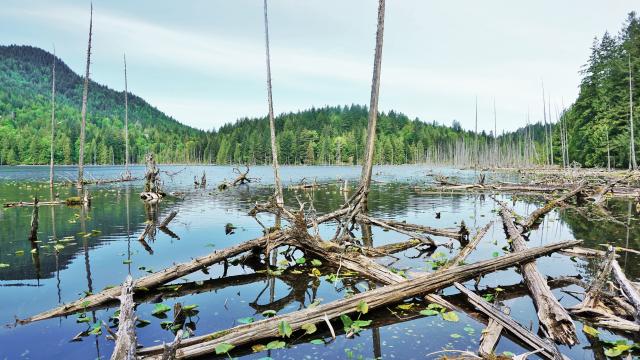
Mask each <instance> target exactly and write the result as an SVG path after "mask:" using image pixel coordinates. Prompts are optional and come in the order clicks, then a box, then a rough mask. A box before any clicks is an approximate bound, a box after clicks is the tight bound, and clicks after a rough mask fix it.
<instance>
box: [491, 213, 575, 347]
mask: <svg viewBox="0 0 640 360" xmlns="http://www.w3.org/2000/svg"><path fill="white" fill-rule="evenodd" d="M512 214H513V212H512V211H511V210H510V209H508V208H507V207H506V205H505V204H501V208H500V216H501V217H502V222H503V224H504V227H505V232H506V233H507V236H508V237H509V239H510V240H511V247H512V250H513V252H514V253H518V252H522V251H525V250H527V244H526V242H525V240H524V238H523V237H522V235H521V234H520V231H518V229H517V228H516V225H515V224H514V222H513V219H512V218H511V216H512ZM520 270H521V272H522V277H523V278H524V281H525V283H526V284H527V287H528V288H529V291H530V292H531V298H532V300H533V303H534V304H535V306H536V309H537V313H538V319H540V325H541V328H542V329H543V330H544V331H545V332H546V333H547V335H548V336H549V337H550V338H551V339H553V340H555V341H558V342H560V343H562V344H567V345H574V344H576V343H577V342H578V338H577V336H576V329H575V325H574V324H573V321H572V320H571V317H570V316H569V314H568V313H567V311H566V310H565V309H564V308H563V307H562V305H560V303H559V302H558V300H557V299H556V298H555V296H554V295H553V293H552V292H551V289H550V288H549V286H548V285H547V282H546V281H545V280H544V277H543V276H542V274H540V272H539V271H538V268H537V266H536V264H535V262H527V263H523V264H521V265H520Z"/></svg>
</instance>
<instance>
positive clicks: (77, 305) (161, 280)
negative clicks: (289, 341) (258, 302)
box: [18, 231, 286, 324]
mask: <svg viewBox="0 0 640 360" xmlns="http://www.w3.org/2000/svg"><path fill="white" fill-rule="evenodd" d="M284 236H286V235H284V234H283V233H282V232H280V231H278V232H274V233H271V234H269V235H267V236H263V237H260V238H257V239H253V240H250V241H247V242H244V243H242V244H238V245H235V246H232V247H229V248H226V249H224V250H220V251H215V252H213V253H211V254H209V255H206V256H202V257H199V258H196V259H194V260H192V261H190V262H186V263H181V264H176V265H174V266H171V267H169V268H166V269H164V270H161V271H158V272H156V273H153V274H149V275H147V276H143V277H141V278H139V279H138V280H136V281H135V288H134V290H136V289H139V288H148V289H150V288H153V287H155V286H158V285H162V284H165V283H167V282H169V281H172V280H175V279H177V278H180V277H182V276H184V275H187V274H190V273H192V272H194V271H197V270H201V269H203V268H206V267H208V266H211V265H213V264H215V263H218V262H220V261H223V260H225V259H227V258H229V257H233V256H236V255H239V254H241V253H243V252H246V251H249V250H252V249H255V248H262V247H264V246H266V244H267V241H269V240H271V241H276V240H279V239H281V238H282V237H284ZM121 292H122V286H116V287H113V288H110V289H106V290H102V291H100V292H99V293H97V294H93V295H89V296H87V297H84V298H81V299H78V300H76V301H74V302H72V303H69V304H65V305H62V306H59V307H57V308H54V309H51V310H47V311H45V312H42V313H40V314H37V315H34V316H32V317H29V318H27V319H24V320H18V323H19V324H27V323H30V322H34V321H39V320H44V319H49V318H52V317H57V316H64V315H69V314H73V313H76V312H80V311H86V310H89V309H92V308H93V307H97V306H100V305H101V304H104V303H106V302H108V301H110V300H112V299H115V298H116V297H117V296H118V294H120V293H121Z"/></svg>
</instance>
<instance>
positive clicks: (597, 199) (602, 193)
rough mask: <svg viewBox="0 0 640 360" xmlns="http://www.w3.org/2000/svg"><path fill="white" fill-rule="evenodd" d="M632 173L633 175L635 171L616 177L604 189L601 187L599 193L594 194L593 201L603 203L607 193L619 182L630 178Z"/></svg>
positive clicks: (597, 203) (598, 203)
mask: <svg viewBox="0 0 640 360" xmlns="http://www.w3.org/2000/svg"><path fill="white" fill-rule="evenodd" d="M631 175H633V173H629V174H628V175H626V176H624V177H621V178H618V179H614V180H613V181H610V182H609V183H608V184H607V185H605V186H604V187H603V188H602V189H600V191H598V193H597V194H595V195H594V196H592V199H593V202H594V203H595V204H596V205H601V204H602V203H603V202H604V201H605V200H606V195H607V193H609V192H610V191H612V190H613V187H614V186H616V185H617V184H618V183H619V182H621V181H623V180H626V179H628V178H629V177H631Z"/></svg>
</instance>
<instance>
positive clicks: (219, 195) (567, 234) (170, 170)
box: [0, 165, 640, 359]
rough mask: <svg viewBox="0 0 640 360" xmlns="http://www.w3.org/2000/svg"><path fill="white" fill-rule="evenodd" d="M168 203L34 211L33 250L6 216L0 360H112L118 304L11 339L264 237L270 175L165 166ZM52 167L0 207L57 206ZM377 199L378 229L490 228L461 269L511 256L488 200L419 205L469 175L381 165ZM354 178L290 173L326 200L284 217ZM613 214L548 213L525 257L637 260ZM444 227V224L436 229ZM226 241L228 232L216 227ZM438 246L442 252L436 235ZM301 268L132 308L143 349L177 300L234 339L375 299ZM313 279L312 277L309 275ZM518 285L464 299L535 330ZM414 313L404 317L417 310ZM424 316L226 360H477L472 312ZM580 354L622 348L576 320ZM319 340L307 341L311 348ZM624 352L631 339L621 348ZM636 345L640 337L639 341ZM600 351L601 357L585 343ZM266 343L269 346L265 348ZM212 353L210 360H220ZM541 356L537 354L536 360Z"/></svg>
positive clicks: (630, 206)
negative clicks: (57, 313)
mask: <svg viewBox="0 0 640 360" xmlns="http://www.w3.org/2000/svg"><path fill="white" fill-rule="evenodd" d="M160 169H161V170H162V171H163V172H162V173H161V178H162V179H163V182H164V189H165V191H167V192H169V193H171V194H173V195H170V196H167V197H166V198H164V199H162V200H161V201H160V202H159V203H158V204H155V205H149V204H145V203H144V202H142V201H141V200H140V199H139V193H140V191H141V190H142V182H141V181H134V182H128V183H112V184H102V185H88V186H87V187H86V188H87V189H88V190H89V192H90V194H91V197H92V202H91V206H89V207H82V206H63V205H59V206H40V207H39V210H38V212H39V228H38V232H37V240H35V241H30V240H29V229H30V223H31V217H32V212H33V207H28V206H27V207H17V208H5V209H2V211H0V264H4V265H2V266H0V323H1V324H3V325H4V324H8V325H10V326H3V327H1V328H0V359H52V358H55V359H108V358H109V357H110V355H111V352H112V350H113V341H111V340H109V339H107V336H106V335H108V334H107V333H106V332H105V331H104V328H102V329H101V330H100V331H98V330H97V327H94V324H100V323H101V321H104V322H106V323H107V324H111V325H113V321H112V320H111V319H110V318H111V317H112V316H113V315H114V311H115V310H117V304H115V305H113V306H111V307H110V308H106V309H100V310H96V311H89V312H87V314H84V315H72V316H68V317H66V318H56V319H50V320H45V321H40V322H35V323H32V324H28V325H16V326H14V321H15V318H16V316H17V317H18V318H26V317H28V316H30V315H34V314H36V313H39V312H41V311H44V310H48V309H50V308H53V307H56V306H58V305H61V304H64V303H67V302H71V301H74V300H76V299H78V298H80V297H82V296H84V295H85V294H88V293H96V292H98V291H100V290H102V289H104V288H106V287H109V286H113V285H118V284H120V283H122V282H123V281H124V279H125V277H126V276H127V274H131V275H132V276H133V277H134V278H137V277H141V276H144V275H147V274H149V273H150V272H154V271H158V270H161V269H163V268H165V267H168V266H171V265H172V264H174V263H179V262H186V261H189V260H191V259H193V258H195V257H198V256H203V255H206V254H208V253H210V252H212V251H214V250H220V249H223V248H226V247H229V246H232V245H234V244H238V243H240V242H243V241H246V240H250V239H253V238H256V237H259V236H261V235H262V234H263V232H262V227H261V226H260V225H259V224H258V223H257V222H256V221H255V220H254V219H253V218H252V217H250V216H248V215H247V213H248V211H249V210H250V209H251V208H252V206H253V205H254V204H255V203H256V202H260V201H265V200H267V199H268V198H269V197H270V196H271V195H272V194H273V189H272V183H273V175H272V170H271V168H270V167H265V166H256V167H252V168H251V171H250V173H249V176H250V177H255V178H259V180H256V181H255V182H252V183H251V184H248V185H242V186H238V187H233V188H230V189H228V190H226V191H219V190H218V189H217V185H218V184H219V183H221V182H222V181H224V180H232V179H234V178H235V176H236V174H235V173H234V172H233V167H231V166H180V165H171V166H168V165H160ZM48 171H49V170H48V167H38V166H33V167H25V166H23V167H0V202H1V203H5V202H11V201H20V200H23V201H30V200H32V199H33V198H34V197H35V196H38V197H39V198H40V199H41V200H43V201H44V200H48V199H50V197H51V194H50V191H49V186H48V174H49V173H48ZM76 172H77V169H76V168H75V167H59V168H57V172H56V175H57V177H58V179H59V181H61V182H62V181H63V180H65V179H66V180H73V179H75V176H76ZM85 172H86V177H87V178H89V179H111V178H115V177H118V176H119V175H120V174H121V173H122V172H123V168H122V167H118V166H113V167H91V166H89V167H87V168H86V170H85ZM203 172H205V173H206V177H207V187H206V188H205V189H201V188H197V189H196V188H194V185H193V180H194V177H197V178H198V179H199V178H200V176H201V175H202V173H203ZM373 172H374V177H373V178H374V183H373V185H372V190H371V193H370V201H369V210H370V212H371V214H372V215H373V216H375V217H377V218H383V219H395V220H402V221H404V220H406V221H407V222H410V223H416V224H423V225H428V226H432V227H438V228H453V227H458V226H459V225H460V223H461V222H462V221H464V223H465V224H466V225H467V226H468V227H469V228H470V229H472V234H473V233H474V232H475V230H476V229H478V228H480V227H483V226H484V225H486V224H487V223H488V222H490V221H495V224H494V226H492V227H491V229H490V230H489V232H488V234H487V235H486V236H485V238H484V239H483V240H482V242H481V243H480V245H479V246H478V248H477V249H476V251H474V252H473V253H472V254H471V256H470V257H469V258H468V259H467V261H466V262H467V263H471V262H475V261H479V260H484V259H490V258H492V257H495V256H499V255H502V254H503V253H505V252H508V243H507V240H506V237H505V235H504V231H503V229H502V224H501V222H500V219H499V217H498V214H497V207H496V204H495V202H494V201H493V200H492V199H490V198H489V197H488V194H479V193H472V192H469V193H448V192H430V191H426V189H427V188H428V187H429V185H430V184H432V183H433V177H432V176H431V175H433V174H444V175H447V176H450V177H455V178H457V179H459V181H461V182H473V181H474V179H475V178H476V176H477V174H476V173H475V172H474V171H473V170H455V169H448V168H430V167H427V166H423V165H402V166H376V167H375V168H374V171H373ZM132 173H133V176H142V175H143V174H144V167H143V166H134V167H132ZM359 175H360V167H347V166H285V167H283V168H282V175H281V176H282V179H283V181H284V182H285V186H286V185H292V184H297V183H298V182H300V181H301V180H303V179H306V181H313V180H314V179H315V180H316V181H317V182H318V183H320V184H321V186H320V187H319V188H317V189H315V190H314V191H301V190H298V191H295V190H286V191H285V194H284V196H285V200H286V203H287V205H289V206H291V207H296V208H297V207H298V200H297V199H296V197H297V198H298V199H300V201H306V202H313V204H314V207H315V209H316V211H317V212H318V214H323V213H327V212H330V211H332V210H335V209H336V208H338V207H339V206H341V205H342V204H343V203H344V201H345V197H346V196H348V194H344V193H342V192H341V191H340V186H341V184H342V181H343V180H345V179H347V180H348V181H349V183H350V185H351V188H352V189H353V187H355V185H356V183H357V179H358V177H359ZM520 179H521V175H520V174H517V173H488V175H487V181H495V180H505V181H519V180H520ZM55 192H56V193H57V194H58V195H59V197H60V198H61V199H64V198H67V197H69V196H76V195H77V193H76V190H75V188H74V187H72V186H69V185H68V184H62V183H59V184H57V185H56V187H55ZM498 198H499V199H501V200H504V201H508V202H509V203H510V204H512V205H513V206H514V209H515V210H516V212H518V213H519V214H520V215H523V216H526V215H527V214H529V213H530V212H531V211H533V210H535V209H536V208H538V207H539V206H540V205H542V204H543V203H544V199H542V198H540V197H536V196H515V197H514V196H511V195H504V194H502V195H498ZM608 206H609V209H610V210H611V212H612V215H613V216H614V217H615V218H616V219H617V222H611V221H592V220H588V219H585V218H584V217H582V215H580V214H579V213H576V212H575V211H572V210H570V209H566V210H562V209H559V210H555V211H552V212H551V213H550V214H549V215H548V216H547V217H546V218H545V219H544V221H543V222H542V224H541V225H540V227H539V228H538V229H536V230H535V231H533V232H532V233H531V236H530V238H529V244H528V245H529V247H535V246H540V245H543V244H547V243H553V242H559V241H563V240H571V239H581V240H583V241H584V244H583V246H585V247H589V248H594V249H600V250H602V249H604V248H603V247H602V245H601V244H607V243H608V244H614V245H616V246H622V247H625V248H630V249H635V250H640V223H639V221H638V209H637V208H636V205H635V202H633V201H630V200H609V204H608ZM172 210H177V211H178V215H177V217H176V218H175V219H174V220H173V221H172V222H171V224H170V226H169V230H170V231H168V232H162V231H157V232H156V233H155V234H154V235H153V236H151V237H147V239H146V241H144V242H142V241H139V240H138V238H139V236H140V234H141V233H142V232H143V231H144V228H145V226H146V224H147V222H148V221H152V220H154V219H163V218H164V217H165V216H166V215H167V214H169V213H170V212H171V211H172ZM436 214H439V216H436ZM259 220H261V222H263V223H265V225H272V224H273V219H272V218H270V217H269V216H267V215H261V216H260V217H259ZM227 224H232V225H233V226H234V227H235V230H234V231H233V232H232V233H230V234H226V233H225V226H226V225H227ZM335 230H336V224H335V223H327V224H323V225H322V226H320V234H321V236H322V237H323V238H324V239H330V238H331V237H332V236H333V234H334V233H335ZM433 238H434V240H436V241H437V242H448V239H445V238H438V237H433ZM406 239H407V236H405V235H401V234H397V233H393V232H386V231H382V230H381V229H379V228H374V229H373V245H374V246H379V245H384V244H388V243H393V242H398V241H402V240H406ZM458 248H459V244H458V243H457V242H455V243H454V244H453V247H452V249H449V248H447V247H439V248H438V249H437V250H436V251H435V252H430V251H426V250H425V249H421V248H413V249H409V250H406V251H404V252H401V253H397V254H395V255H394V257H385V258H380V259H377V261H379V262H380V263H381V264H384V265H385V266H387V267H389V268H392V269H394V270H397V271H404V272H408V271H431V270H432V268H433V267H434V266H437V263H438V262H439V261H442V260H443V259H447V258H451V257H453V256H455V254H456V253H457V251H458ZM293 255H294V258H293V259H291V258H289V259H287V258H286V257H285V256H284V255H282V254H280V255H279V257H278V259H277V260H276V263H277V266H279V267H280V268H281V271H277V272H276V273H277V274H279V275H277V276H274V275H273V272H270V273H267V272H265V269H266V267H265V264H264V262H261V261H260V259H259V258H257V257H255V256H247V257H243V258H242V259H240V260H238V259H235V260H236V261H233V260H234V259H229V260H230V261H229V262H227V263H226V264H217V265H214V266H211V267H210V268H209V269H208V271H207V272H202V271H199V272H196V273H192V274H189V275H188V276H186V277H183V278H180V279H178V280H175V281H173V282H171V283H170V286H165V287H163V288H162V289H160V290H159V291H150V294H149V295H148V296H147V295H143V296H142V301H143V302H142V303H141V304H139V305H138V306H137V309H136V313H137V316H138V318H139V319H141V320H143V321H141V322H139V323H138V326H139V327H138V328H137V334H138V341H139V343H140V344H142V345H144V346H152V345H157V344H161V343H162V342H163V341H165V342H169V341H171V340H173V338H174V333H173V331H175V330H176V329H175V328H174V329H171V325H170V324H169V322H170V321H171V320H172V314H173V313H172V311H169V312H167V313H164V314H159V313H157V311H156V314H154V310H157V309H158V308H159V305H158V304H164V305H167V306H169V307H171V308H173V306H174V304H175V303H177V302H180V303H181V304H182V305H183V306H185V305H197V307H196V310H197V311H193V312H192V314H191V316H189V317H188V319H187V320H186V321H185V325H184V326H187V327H189V328H190V329H192V331H193V333H194V334H195V335H202V334H206V333H210V332H213V331H216V330H223V329H226V328H230V327H233V326H235V325H238V324H239V323H243V322H248V321H252V319H253V320H259V319H262V318H263V312H265V311H268V310H273V311H276V312H277V313H278V314H282V313H287V312H292V311H296V310H299V309H303V308H305V307H308V306H310V305H311V304H317V303H321V304H323V303H327V302H330V301H333V300H336V299H342V298H344V297H346V296H350V295H352V294H355V293H359V292H363V291H367V290H368V289H371V288H375V287H377V286H380V285H379V284H375V283H372V282H371V281H368V280H366V279H361V278H358V277H357V276H347V277H344V278H341V279H338V280H335V279H333V278H332V277H331V276H330V275H333V272H332V269H330V268H326V267H325V265H324V264H322V265H319V263H318V262H314V264H315V265H311V263H312V262H313V260H319V261H320V262H322V259H313V258H307V259H306V261H305V262H304V263H301V262H302V261H301V260H299V261H298V262H296V261H295V259H299V258H300V256H301V254H300V252H299V251H297V252H294V253H293ZM620 255H621V257H620V259H619V263H620V265H621V267H622V268H623V269H624V270H625V272H626V274H627V276H628V277H629V278H630V279H631V280H632V281H638V280H639V279H640V266H639V265H638V263H639V262H638V261H639V260H640V257H639V256H638V255H635V254H633V253H625V252H623V253H621V254H620ZM537 264H538V268H539V269H540V271H541V272H542V273H543V274H544V275H545V276H547V277H549V278H554V279H555V278H559V277H566V276H574V277H579V278H580V279H582V280H583V281H586V282H589V281H590V280H591V279H592V277H593V275H594V274H595V272H596V271H597V269H598V265H599V263H598V261H597V260H585V259H581V258H575V257H570V256H567V255H562V254H559V253H556V254H553V255H551V256H547V257H543V258H540V259H539V260H537ZM313 267H317V269H318V270H319V272H320V275H319V276H317V274H316V275H313V274H312V268H313ZM521 282H522V278H521V276H520V275H519V274H518V272H517V271H515V270H514V269H513V268H512V269H508V270H504V271H500V272H496V273H492V274H489V275H487V276H484V277H482V278H480V279H477V280H474V281H469V282H467V283H466V285H467V286H468V287H469V288H472V289H474V290H475V291H478V292H483V293H484V294H485V295H487V294H489V295H490V296H489V295H487V296H486V298H491V300H492V301H495V302H498V303H500V304H502V305H504V306H507V307H509V308H510V314H511V316H512V317H513V318H514V319H515V320H517V321H518V322H520V323H521V324H523V325H524V326H525V327H532V329H533V331H534V332H535V331H537V328H538V320H537V318H536V316H535V309H534V307H533V304H532V302H531V300H530V298H529V296H528V295H527V292H526V289H525V288H524V287H523V286H522V284H521ZM550 284H551V287H552V288H553V293H554V294H555V295H556V297H557V298H558V299H559V300H560V302H561V303H562V305H564V306H570V305H574V304H576V303H578V302H579V299H580V295H579V294H578V293H581V292H583V289H582V288H580V287H578V286H576V285H573V284H569V283H566V282H562V281H558V282H553V281H550ZM442 293H443V294H444V295H446V297H447V299H449V300H450V301H452V302H454V303H456V304H459V305H460V306H461V307H465V308H469V309H470V307H469V306H468V305H465V304H466V303H465V301H464V300H463V299H462V298H461V297H459V296H458V297H456V294H457V293H458V292H457V290H455V288H447V289H444V290H443V291H442ZM411 304H412V305H411ZM426 306H427V304H426V303H425V302H424V301H423V300H421V299H407V300H406V301H405V304H404V306H401V307H397V306H393V307H391V306H390V307H386V308H384V309H379V310H376V311H372V312H370V313H368V314H366V315H364V316H363V318H366V319H367V320H372V323H371V325H370V326H369V327H367V328H365V329H364V330H363V331H361V332H360V333H358V334H357V335H356V336H354V337H352V338H346V337H345V336H344V335H339V336H338V337H337V339H336V340H334V341H330V340H331V337H330V336H328V334H327V332H326V329H325V326H324V324H319V325H318V333H317V334H312V335H310V336H307V337H304V338H296V335H294V338H293V339H287V341H286V342H287V347H286V348H284V349H275V350H265V351H260V352H257V353H252V351H251V349H250V348H238V349H233V350H231V351H230V355H231V356H232V357H239V358H243V359H260V358H265V357H270V358H273V359H377V358H382V359H425V358H438V357H439V356H440V355H441V354H433V355H428V354H430V353H434V352H438V351H441V350H443V349H455V350H469V351H472V352H475V351H477V348H478V344H479V340H480V335H481V333H482V330H483V328H484V327H485V324H483V323H481V322H478V321H477V320H475V319H474V318H473V317H470V316H468V315H466V314H465V313H459V314H458V315H459V320H458V321H453V322H452V321H446V320H444V319H443V318H442V317H439V316H421V315H419V314H418V312H419V311H420V310H423V309H425V308H426ZM576 327H577V330H578V337H579V340H580V344H578V345H576V346H573V347H567V346H560V349H561V351H562V352H563V353H564V354H566V355H567V356H568V357H569V358H571V359H592V358H595V355H594V354H597V353H599V352H601V351H602V349H603V347H604V348H607V346H609V345H608V344H607V343H605V342H604V341H605V340H609V341H611V340H618V339H625V338H624V337H621V336H620V335H616V334H613V333H610V332H608V331H606V330H603V329H600V331H601V333H600V338H601V340H602V341H600V342H598V341H594V340H593V339H589V338H587V337H586V336H585V334H584V333H583V332H582V331H581V329H582V323H581V322H579V321H576ZM318 339H321V340H322V341H313V342H311V340H318ZM629 340H630V341H631V340H632V339H629ZM636 340H637V339H636ZM593 342H595V343H593ZM263 343H265V342H263ZM525 351H526V350H525V349H524V348H522V347H521V346H519V345H518V344H517V343H515V342H513V341H512V340H510V339H509V338H507V337H504V336H503V337H502V338H501V340H500V342H499V344H498V347H497V349H496V352H497V353H503V352H507V353H514V354H521V353H523V352H525ZM214 356H215V355H212V357H214ZM532 358H535V356H532Z"/></svg>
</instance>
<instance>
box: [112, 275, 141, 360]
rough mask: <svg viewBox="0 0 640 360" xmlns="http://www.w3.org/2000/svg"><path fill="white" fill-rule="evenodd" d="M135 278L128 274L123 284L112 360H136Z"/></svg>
mask: <svg viewBox="0 0 640 360" xmlns="http://www.w3.org/2000/svg"><path fill="white" fill-rule="evenodd" d="M135 305H136V303H135V302H134V301H133V279H132V278H131V275H129V276H127V279H126V280H125V282H124V284H123V285H122V294H121V295H120V315H119V316H118V333H117V334H116V345H115V347H114V349H113V353H112V354H111V360H125V359H126V360H135V359H137V357H136V349H137V347H138V342H137V338H136V316H135V312H134V310H133V308H134V306H135Z"/></svg>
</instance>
